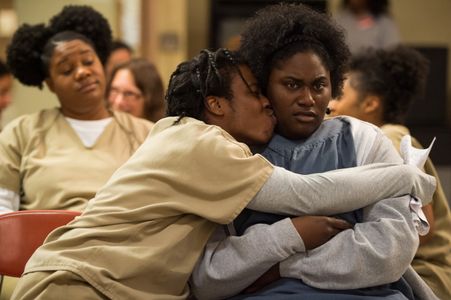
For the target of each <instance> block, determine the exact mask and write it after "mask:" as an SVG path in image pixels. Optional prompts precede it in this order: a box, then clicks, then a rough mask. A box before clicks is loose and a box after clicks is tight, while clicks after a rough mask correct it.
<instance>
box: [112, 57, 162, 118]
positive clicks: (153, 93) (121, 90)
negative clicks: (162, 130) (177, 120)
mask: <svg viewBox="0 0 451 300" xmlns="http://www.w3.org/2000/svg"><path fill="white" fill-rule="evenodd" d="M107 91H108V92H107V95H108V101H109V103H110V105H111V106H112V107H113V109H115V110H119V111H124V112H128V113H130V114H132V115H133V116H135V117H138V118H144V119H147V120H149V121H152V122H156V121H158V120H159V119H161V118H162V117H164V113H165V104H164V98H163V82H162V80H161V77H160V75H159V73H158V71H157V69H156V68H155V66H154V65H153V64H152V63H150V62H148V61H147V60H145V59H141V58H137V59H132V60H131V61H129V62H126V63H123V64H120V65H118V66H117V67H116V68H115V69H113V72H112V74H111V79H110V81H109V82H108V85H107Z"/></svg>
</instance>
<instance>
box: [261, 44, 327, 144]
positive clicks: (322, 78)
mask: <svg viewBox="0 0 451 300" xmlns="http://www.w3.org/2000/svg"><path fill="white" fill-rule="evenodd" d="M267 92H268V98H269V99H270V100H271V103H272V105H273V109H274V113H275V115H276V117H277V120H278V124H277V128H276V132H277V133H279V134H280V135H282V136H285V137H286V138H289V139H301V138H306V137H308V136H310V135H311V134H312V133H313V132H314V131H315V130H316V129H318V127H319V126H320V125H321V122H322V121H323V119H324V115H325V113H326V108H327V105H328V103H329V101H330V99H331V97H332V96H331V83H330V72H329V70H327V68H326V67H325V65H324V64H323V63H322V61H321V59H320V58H319V56H318V55H316V54H314V53H313V52H311V51H308V52H299V53H296V54H295V55H293V56H291V57H290V58H288V59H286V60H284V61H282V62H279V63H278V64H277V65H276V67H275V68H274V69H273V70H272V71H271V73H270V76H269V82H268V89H267Z"/></svg>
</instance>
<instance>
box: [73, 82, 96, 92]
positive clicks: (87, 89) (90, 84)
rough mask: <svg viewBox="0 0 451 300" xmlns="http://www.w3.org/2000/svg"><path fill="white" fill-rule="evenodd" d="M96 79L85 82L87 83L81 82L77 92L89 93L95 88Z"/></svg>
mask: <svg viewBox="0 0 451 300" xmlns="http://www.w3.org/2000/svg"><path fill="white" fill-rule="evenodd" d="M98 84H99V83H98V81H96V80H95V81H91V82H87V83H83V84H82V85H81V86H80V88H79V89H78V91H79V92H81V93H89V92H92V91H93V90H95V89H96V88H97V86H98Z"/></svg>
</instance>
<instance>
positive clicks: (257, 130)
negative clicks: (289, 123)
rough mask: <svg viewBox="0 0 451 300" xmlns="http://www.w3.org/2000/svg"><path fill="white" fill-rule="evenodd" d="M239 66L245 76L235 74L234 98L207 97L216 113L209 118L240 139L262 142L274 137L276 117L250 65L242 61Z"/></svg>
mask: <svg viewBox="0 0 451 300" xmlns="http://www.w3.org/2000/svg"><path fill="white" fill-rule="evenodd" d="M239 68H240V71H241V73H242V75H243V78H241V76H240V75H239V74H238V73H236V74H235V75H234V76H233V78H232V81H231V89H232V92H233V97H232V99H231V100H228V99H226V98H223V97H207V109H208V110H209V111H210V114H211V112H212V113H213V114H214V116H210V117H208V118H209V120H208V121H207V122H208V123H210V124H216V125H219V126H221V127H222V128H223V129H224V130H226V131H227V132H228V133H229V134H231V135H232V136H233V137H234V138H235V139H236V140H237V141H239V142H242V143H246V144H247V145H261V144H264V143H267V142H268V141H269V139H270V138H271V136H272V134H273V130H274V125H275V122H276V121H275V117H274V114H273V111H272V109H271V106H270V104H269V101H268V99H267V98H266V97H264V96H263V95H262V94H261V93H260V89H259V87H258V84H257V80H256V79H255V77H254V75H253V74H252V73H251V71H250V69H249V67H247V66H243V65H241V66H239ZM243 79H244V80H245V81H244V80H243ZM246 83H247V84H246Z"/></svg>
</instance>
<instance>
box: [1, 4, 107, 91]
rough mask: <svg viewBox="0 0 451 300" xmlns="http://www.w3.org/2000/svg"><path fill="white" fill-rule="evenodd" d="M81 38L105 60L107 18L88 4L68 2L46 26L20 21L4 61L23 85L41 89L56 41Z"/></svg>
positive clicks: (47, 73)
mask: <svg viewBox="0 0 451 300" xmlns="http://www.w3.org/2000/svg"><path fill="white" fill-rule="evenodd" d="M74 39H80V40H82V41H84V42H86V43H88V44H89V45H91V46H92V47H93V49H94V50H95V51H96V53H97V55H98V57H99V59H100V61H101V62H102V63H105V61H106V59H107V57H108V54H109V52H110V47H111V39H112V38H111V29H110V26H109V24H108V21H107V20H106V19H105V18H104V17H103V16H102V15H101V14H100V13H98V12H97V11H95V10H94V9H93V8H91V7H89V6H84V5H68V6H65V7H64V8H63V10H62V11H61V12H60V13H59V14H57V15H55V16H54V17H52V19H51V20H50V22H49V24H48V25H45V24H43V23H42V24H37V25H30V24H23V25H22V26H20V27H19V28H18V29H17V31H16V32H15V33H14V35H13V37H12V40H11V43H10V45H9V46H8V49H7V64H8V66H9V68H10V70H11V72H12V73H13V75H14V76H15V77H16V78H17V79H18V80H19V81H20V82H21V83H23V84H25V85H30V86H37V87H39V88H42V83H43V81H44V80H45V79H46V78H47V77H48V76H49V63H50V58H51V56H52V54H53V50H54V48H55V46H56V43H57V42H61V41H71V40H74Z"/></svg>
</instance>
